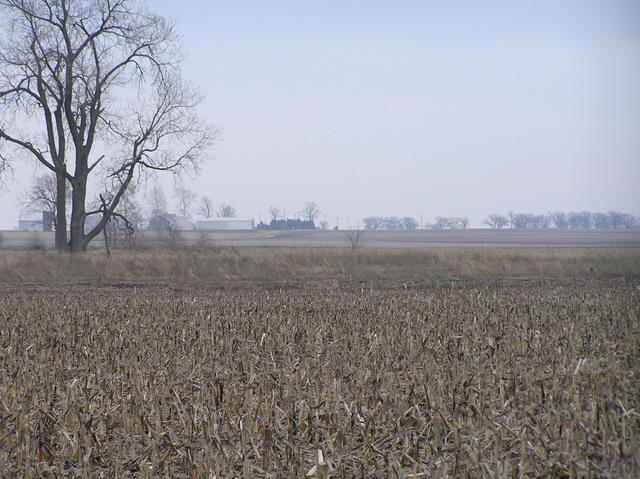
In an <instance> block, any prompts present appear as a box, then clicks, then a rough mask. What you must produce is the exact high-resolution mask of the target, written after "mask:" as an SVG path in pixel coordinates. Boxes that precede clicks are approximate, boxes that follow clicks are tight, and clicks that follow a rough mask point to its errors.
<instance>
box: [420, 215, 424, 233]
mask: <svg viewBox="0 0 640 479" xmlns="http://www.w3.org/2000/svg"><path fill="white" fill-rule="evenodd" d="M422 224H423V223H422V211H421V212H420V229H422Z"/></svg>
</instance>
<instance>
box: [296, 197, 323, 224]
mask: <svg viewBox="0 0 640 479" xmlns="http://www.w3.org/2000/svg"><path fill="white" fill-rule="evenodd" d="M300 213H301V215H302V217H303V218H304V219H305V220H307V221H315V220H316V219H317V218H318V216H320V209H319V208H318V205H317V204H315V203H314V202H313V201H307V202H306V203H305V204H304V208H302V211H301V212H300Z"/></svg>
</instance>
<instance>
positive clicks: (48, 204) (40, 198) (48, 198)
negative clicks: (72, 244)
mask: <svg viewBox="0 0 640 479" xmlns="http://www.w3.org/2000/svg"><path fill="white" fill-rule="evenodd" d="M70 190H71V185H70V184H69V183H68V182H66V191H65V193H66V194H65V198H66V200H67V203H69V200H70V199H71V198H70V195H69V192H70ZM57 203H58V190H57V188H56V177H55V175H52V174H44V175H40V176H38V177H36V179H35V180H34V182H33V185H32V186H31V188H30V189H29V190H28V191H27V192H26V193H25V195H24V197H23V199H22V205H23V206H24V207H25V208H36V209H39V210H42V211H44V212H46V213H47V214H48V215H49V216H50V217H51V218H52V219H53V225H52V226H53V229H54V231H55V230H56V229H57V228H58V218H57V216H56V215H57V207H56V205H57ZM67 206H68V204H67Z"/></svg>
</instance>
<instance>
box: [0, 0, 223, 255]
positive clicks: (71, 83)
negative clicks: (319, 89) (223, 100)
mask: <svg viewBox="0 0 640 479" xmlns="http://www.w3.org/2000/svg"><path fill="white" fill-rule="evenodd" d="M180 59H181V54H180V48H179V42H178V38H177V36H176V34H175V31H174V25H173V23H172V22H171V21H169V20H167V19H165V18H163V17H161V16H158V15H156V14H153V13H152V12H149V11H148V10H147V9H146V8H145V7H144V6H143V5H142V4H140V3H139V2H137V1H135V0H91V1H88V0H85V1H82V0H76V1H72V0H0V72H1V73H0V143H3V144H5V145H6V146H9V147H11V149H12V150H13V151H12V152H11V153H14V155H11V153H9V154H6V153H3V154H2V160H0V164H4V163H7V162H8V161H9V158H10V157H11V158H12V160H13V158H15V157H19V156H22V157H31V158H35V159H36V160H37V161H38V162H40V163H41V164H42V165H44V166H45V167H46V168H48V169H49V170H50V171H51V172H52V173H53V174H54V175H55V177H56V189H57V197H56V199H57V203H56V217H57V218H58V222H59V224H58V228H57V229H56V247H57V248H59V249H66V248H68V249H69V250H70V251H74V252H75V251H84V250H86V249H87V246H88V244H89V242H90V241H91V240H92V239H93V238H94V237H96V236H97V235H98V234H100V232H101V231H102V230H103V229H104V227H105V226H106V225H107V223H108V222H109V221H110V219H111V217H112V216H113V215H114V214H115V213H116V210H117V208H118V204H119V203H120V201H121V199H122V197H123V195H124V194H125V192H126V190H127V188H128V187H129V185H131V183H132V182H134V179H135V178H137V177H139V176H140V175H144V174H145V172H152V171H173V172H174V173H179V172H180V171H182V170H184V169H185V168H197V167H198V166H199V164H200V161H201V159H202V156H203V155H202V154H203V152H204V151H205V150H206V149H207V147H208V146H209V144H210V142H211V141H212V139H213V137H214V135H215V132H214V130H212V129H211V128H209V127H208V126H207V125H205V124H204V123H203V122H202V121H201V120H200V119H199V118H198V117H197V115H196V111H195V107H196V106H197V105H198V104H199V103H200V100H201V97H200V95H199V94H198V93H197V92H196V91H195V90H194V89H193V88H191V87H190V86H189V85H188V84H187V83H186V82H185V81H184V80H183V79H182V78H181V77H180ZM27 117H29V118H39V119H40V122H39V123H33V122H30V123H29V128H28V129H20V128H18V127H17V126H16V125H20V124H21V123H23V122H25V121H26V118H27ZM67 182H69V183H70V184H71V203H72V204H71V221H70V228H69V229H70V233H69V237H68V238H67V226H66V204H67V200H66V183H67ZM89 184H94V185H98V187H99V189H100V190H101V193H100V201H99V206H98V207H97V209H96V210H94V211H87V202H88V201H89V202H90V201H91V200H90V198H88V195H89V194H90V192H89V190H88V185H89ZM95 214H100V215H101V220H100V221H99V222H98V224H96V225H95V226H94V227H92V228H89V229H88V231H86V232H85V219H86V218H87V216H90V215H95Z"/></svg>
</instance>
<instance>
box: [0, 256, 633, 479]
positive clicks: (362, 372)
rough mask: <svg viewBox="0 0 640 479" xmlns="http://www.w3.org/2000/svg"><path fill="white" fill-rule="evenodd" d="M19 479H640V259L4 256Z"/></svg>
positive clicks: (3, 371) (8, 472)
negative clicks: (565, 478) (458, 478)
mask: <svg viewBox="0 0 640 479" xmlns="http://www.w3.org/2000/svg"><path fill="white" fill-rule="evenodd" d="M0 280H1V282H2V284H1V285H0V324H1V325H2V327H0V476H3V477H4V476H6V477H105V478H110V477H125V478H126V477H142V478H152V477H184V478H213V477H216V478H227V477H238V478H243V479H244V478H255V477H258V478H290V477H295V478H304V477H312V478H352V477H373V478H385V479H388V478H394V479H395V478H397V479H400V478H419V477H443V478H444V477H613V478H623V477H638V476H639V475H640V413H639V412H640V319H639V318H640V254H639V252H638V249H637V248H599V249H598V248H580V249H569V248H542V249H524V248H516V249H513V248H509V249H499V248H488V249H479V248H472V249H461V248H452V249H443V248H437V249H435V250H417V249H402V250H391V249H379V250H375V249H369V250H367V249H364V250H360V251H350V250H348V249H340V250H337V249H333V250H332V249H327V250H316V249H305V248H302V249H299V250H292V251H288V250H253V249H248V250H240V251H238V250H218V249H214V250H205V251H148V252H115V253H114V254H113V255H112V256H111V258H107V257H106V255H104V254H103V253H97V252H93V253H89V254H86V255H80V256H74V255H68V254H55V253H47V252H1V253H0Z"/></svg>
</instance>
